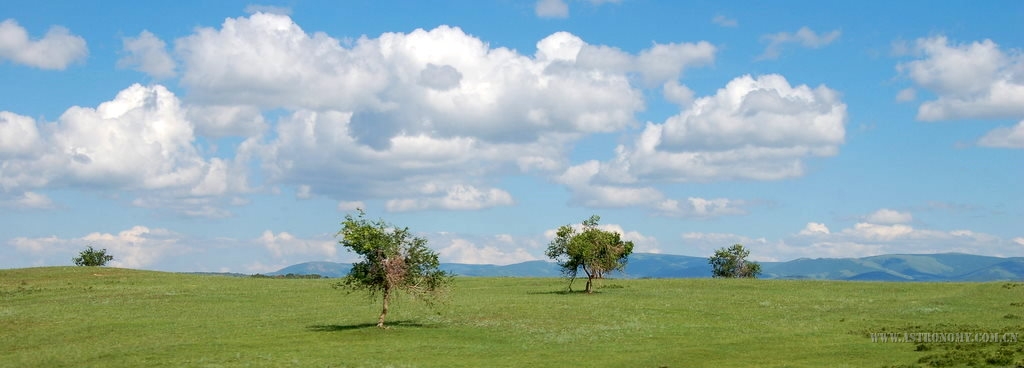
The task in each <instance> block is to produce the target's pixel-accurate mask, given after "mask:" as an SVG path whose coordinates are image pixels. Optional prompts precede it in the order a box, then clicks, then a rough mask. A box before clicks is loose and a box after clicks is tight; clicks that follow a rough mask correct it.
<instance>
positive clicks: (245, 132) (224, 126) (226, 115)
mask: <svg viewBox="0 0 1024 368" xmlns="http://www.w3.org/2000/svg"><path fill="white" fill-rule="evenodd" d="M185 114H186V116H187V117H188V119H189V121H191V122H192V124H193V125H194V126H195V129H196V134H197V135H202V136H206V137H211V138H220V137H230V136H236V137H251V136H258V135H259V134H260V133H263V132H264V131H265V130H266V129H267V128H268V127H269V124H268V123H267V121H266V120H265V119H264V117H263V113H262V112H261V111H260V109H259V108H258V107H255V106H247V105H198V104H191V105H188V106H187V107H186V112H185Z"/></svg>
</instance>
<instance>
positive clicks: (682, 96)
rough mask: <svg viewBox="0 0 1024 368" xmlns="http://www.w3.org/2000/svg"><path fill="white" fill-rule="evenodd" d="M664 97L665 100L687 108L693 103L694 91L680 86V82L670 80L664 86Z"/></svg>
mask: <svg viewBox="0 0 1024 368" xmlns="http://www.w3.org/2000/svg"><path fill="white" fill-rule="evenodd" d="M662 95H663V96H664V97H665V100H666V101H668V102H671V103H674V104H676V105H679V106H686V105H689V104H691V103H693V90H691V89H690V88H689V87H687V86H684V85H682V84H679V82H678V81H675V80H670V81H668V82H665V85H664V86H662Z"/></svg>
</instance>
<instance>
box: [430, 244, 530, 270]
mask: <svg viewBox="0 0 1024 368" xmlns="http://www.w3.org/2000/svg"><path fill="white" fill-rule="evenodd" d="M438 253H439V255H440V257H441V259H443V260H444V261H445V262H451V263H468V264H493V265H509V264H515V263H520V262H526V261H535V260H538V259H539V258H537V257H536V256H534V255H532V254H530V252H529V251H527V250H526V249H524V248H522V247H516V246H515V244H513V243H510V241H509V240H507V239H505V238H502V237H495V238H494V239H489V241H487V242H486V243H485V244H484V245H476V244H475V243H473V242H472V241H469V240H466V239H462V238H454V239H451V241H450V242H449V243H448V245H447V246H445V247H444V248H441V249H440V250H438Z"/></svg>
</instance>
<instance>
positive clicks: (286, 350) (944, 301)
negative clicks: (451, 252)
mask: <svg viewBox="0 0 1024 368" xmlns="http://www.w3.org/2000/svg"><path fill="white" fill-rule="evenodd" d="M332 282H333V281H331V280H323V279H321V280H308V279H306V280H302V279H257V278H232V277H221V276H199V275H184V274H173V273H161V272H149V271H136V270H125V269H112V268H90V267H54V268H34V269H15V270H0V366H6V367H102V366H111V367H151V366H166V367H182V366H187V367H348V366H353V367H389V366H394V367H428V366H434V367H450V366H471V367H484V366H552V367H554V366H558V367H565V366H580V367H602V366H606V367H683V366H713V367H728V366H735V367H749V366H760V367H824V366H830V367H885V366H919V365H920V366H929V365H931V366H966V365H968V364H975V365H982V366H984V365H997V366H1000V365H1002V366H1013V365H1017V364H1021V362H1024V352H1022V350H1024V341H1022V342H1003V343H993V342H990V343H942V342H932V343H905V342H901V343H891V342H890V343H882V342H872V339H871V337H870V334H871V333H882V332H886V333H898V334H900V335H902V334H903V333H921V332H928V333H931V332H942V333H945V332H950V333H956V332H967V333H975V332H998V333H999V334H1003V333H1022V336H1020V338H1021V339H1022V340H1024V326H1022V321H1024V319H1021V317H1022V316H1024V284H1017V283H1005V282H1000V283H871V282H836V281H786V280H715V279H661V280H602V281H600V282H599V284H598V293H595V294H593V295H585V294H580V293H566V292H564V289H565V281H564V280H561V279H523V278H456V280H455V283H454V285H453V288H452V291H451V297H450V301H449V303H448V304H446V305H444V306H441V307H439V308H435V309H428V308H427V307H425V306H423V305H422V304H420V303H418V302H416V301H414V300H408V299H399V300H398V301H397V302H396V303H395V304H394V305H393V308H392V313H391V314H390V315H389V322H390V324H391V326H392V328H390V329H388V330H380V329H377V328H375V327H374V323H375V322H376V317H377V313H378V308H379V305H378V301H375V300H374V301H371V300H369V299H367V297H366V296H364V295H360V294H347V293H346V292H344V291H338V290H335V289H333V288H331V286H330V285H331V283H332ZM577 286H579V287H582V284H578V285H577ZM1000 336H1003V335H1000ZM1007 336H1009V335H1007Z"/></svg>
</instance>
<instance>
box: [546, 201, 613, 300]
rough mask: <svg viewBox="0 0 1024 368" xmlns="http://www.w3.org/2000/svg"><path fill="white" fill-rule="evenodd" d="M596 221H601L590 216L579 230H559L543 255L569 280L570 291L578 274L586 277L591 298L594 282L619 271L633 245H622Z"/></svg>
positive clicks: (568, 227) (569, 228) (562, 228)
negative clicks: (611, 272) (580, 271)
mask: <svg viewBox="0 0 1024 368" xmlns="http://www.w3.org/2000/svg"><path fill="white" fill-rule="evenodd" d="M598 221H601V217H600V216H597V215H593V216H590V218H589V219H587V220H585V221H583V226H582V229H581V230H577V229H576V228H575V227H573V226H571V225H565V226H562V227H560V228H558V232H557V233H556V235H555V238H554V239H553V240H551V243H550V244H548V250H547V252H546V254H547V256H548V257H550V258H551V259H554V260H555V261H556V262H558V266H559V267H560V268H561V269H562V274H563V275H565V276H566V277H568V278H569V290H570V291H571V290H572V283H573V281H575V280H576V276H577V275H578V272H579V270H581V269H582V270H583V273H584V274H585V275H586V276H587V288H586V292H587V293H588V294H590V293H592V292H594V286H593V285H594V279H600V278H603V277H604V274H605V273H607V272H609V271H615V270H618V271H622V270H623V269H625V267H626V261H627V260H628V258H629V255H630V254H632V253H633V242H630V241H622V239H621V238H620V235H619V233H617V232H614V231H606V230H601V229H599V228H598V225H597V223H598Z"/></svg>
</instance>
